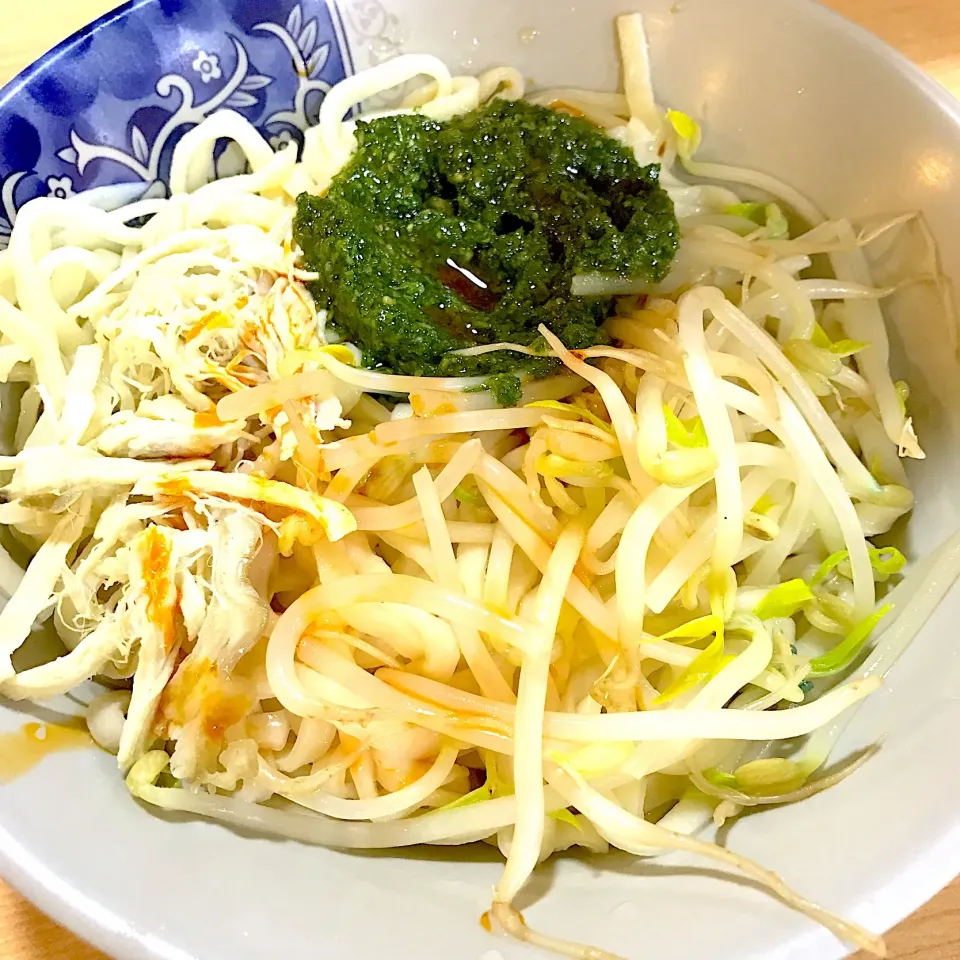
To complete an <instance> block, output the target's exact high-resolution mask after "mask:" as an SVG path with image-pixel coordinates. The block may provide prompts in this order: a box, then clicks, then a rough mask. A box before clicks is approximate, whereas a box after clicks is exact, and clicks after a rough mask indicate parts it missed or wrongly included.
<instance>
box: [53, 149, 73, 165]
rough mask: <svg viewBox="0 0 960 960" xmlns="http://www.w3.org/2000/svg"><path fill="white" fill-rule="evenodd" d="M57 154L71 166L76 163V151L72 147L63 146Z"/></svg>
mask: <svg viewBox="0 0 960 960" xmlns="http://www.w3.org/2000/svg"><path fill="white" fill-rule="evenodd" d="M57 156H58V157H59V158H60V159H61V160H62V161H63V162H64V163H69V164H70V166H71V167H75V166H76V165H77V151H76V150H75V149H74V148H73V147H64V148H63V149H62V150H60V151H58V152H57Z"/></svg>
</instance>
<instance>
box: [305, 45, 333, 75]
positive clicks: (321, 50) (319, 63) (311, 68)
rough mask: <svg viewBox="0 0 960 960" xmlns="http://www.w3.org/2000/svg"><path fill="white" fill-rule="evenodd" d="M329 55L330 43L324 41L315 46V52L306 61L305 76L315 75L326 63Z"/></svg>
mask: <svg viewBox="0 0 960 960" xmlns="http://www.w3.org/2000/svg"><path fill="white" fill-rule="evenodd" d="M329 57H330V44H329V43H324V44H322V45H321V46H319V47H317V51H316V53H314V55H313V56H312V57H311V58H310V60H309V62H308V63H307V76H308V77H315V76H316V75H317V74H318V73H319V72H320V71H321V70H322V69H323V68H324V67H325V66H326V65H327V60H328V59H329Z"/></svg>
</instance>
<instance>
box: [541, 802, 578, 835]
mask: <svg viewBox="0 0 960 960" xmlns="http://www.w3.org/2000/svg"><path fill="white" fill-rule="evenodd" d="M547 816H548V817H550V819H551V820H559V821H560V822H561V823H568V824H569V825H570V826H571V827H576V828H577V829H578V830H579V831H580V832H581V833H583V827H582V826H581V825H580V821H579V820H578V819H577V818H576V817H575V816H574V815H573V814H572V813H571V812H570V810H568V809H567V808H566V807H563V808H562V809H560V810H554V811H553V813H548V814H547Z"/></svg>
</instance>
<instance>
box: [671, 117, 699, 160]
mask: <svg viewBox="0 0 960 960" xmlns="http://www.w3.org/2000/svg"><path fill="white" fill-rule="evenodd" d="M667 120H668V121H669V122H670V126H672V127H673V129H674V130H675V131H676V134H677V153H679V154H680V156H681V158H682V159H684V160H689V159H690V157H692V156H693V155H694V154H695V153H696V152H697V150H699V149H700V141H701V139H702V138H703V134H702V133H701V130H700V124H699V123H697V121H696V120H694V119H693V117H689V116H687V114H685V113H683V112H681V111H680V110H668V111H667Z"/></svg>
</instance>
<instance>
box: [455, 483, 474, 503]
mask: <svg viewBox="0 0 960 960" xmlns="http://www.w3.org/2000/svg"><path fill="white" fill-rule="evenodd" d="M453 496H454V497H455V498H456V499H457V500H458V501H459V502H460V503H478V502H479V500H480V491H479V490H477V489H476V488H471V487H468V486H466V485H465V484H462V483H461V484H460V485H459V486H457V487H455V488H454V491H453Z"/></svg>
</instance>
